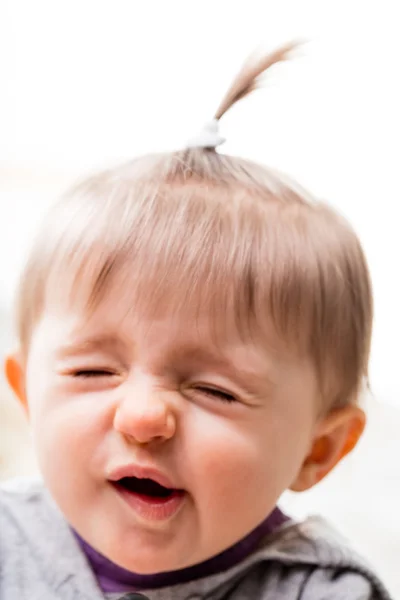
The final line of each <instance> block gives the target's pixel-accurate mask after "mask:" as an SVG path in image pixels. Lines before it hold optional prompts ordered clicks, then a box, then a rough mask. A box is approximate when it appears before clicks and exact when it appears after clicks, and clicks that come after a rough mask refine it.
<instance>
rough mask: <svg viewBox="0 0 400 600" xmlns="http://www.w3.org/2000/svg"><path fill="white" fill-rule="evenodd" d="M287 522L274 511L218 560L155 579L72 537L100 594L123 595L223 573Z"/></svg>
mask: <svg viewBox="0 0 400 600" xmlns="http://www.w3.org/2000/svg"><path fill="white" fill-rule="evenodd" d="M288 520H289V517H287V516H286V515H284V514H283V513H282V512H281V511H280V510H279V508H275V509H274V510H273V511H272V513H271V514H270V515H269V517H268V518H267V519H265V520H264V521H263V522H262V523H261V524H260V525H259V526H258V527H257V528H256V529H254V530H253V531H252V532H251V533H249V534H248V535H247V536H246V537H245V538H243V539H242V540H240V541H239V542H237V543H236V544H234V545H233V546H231V547H230V548H228V549H227V550H224V551H223V552H221V553H220V554H218V555H217V556H214V557H213V558H209V559H207V560H206V561H204V562H202V563H199V564H197V565H193V566H191V567H186V568H184V569H179V570H177V571H168V572H166V573H155V574H154V575H139V574H137V573H132V572H131V571H127V570H126V569H123V568H122V567H119V566H118V565H116V564H114V563H113V562H111V561H110V560H109V559H108V558H106V557H105V556H103V555H102V554H100V553H99V552H97V551H96V550H95V549H94V548H92V547H91V546H89V544H87V543H86V542H85V541H84V540H83V539H82V538H81V537H79V536H78V534H77V533H76V532H74V534H75V537H76V538H77V540H78V542H79V545H80V547H81V549H82V550H83V552H84V554H85V555H86V558H87V560H88V562H89V564H90V566H91V567H92V570H93V572H94V574H95V576H96V578H97V581H98V583H99V585H100V587H101V589H102V591H103V592H105V593H112V592H122V593H123V592H132V591H136V590H145V589H156V588H161V587H167V586H172V585H178V584H182V583H187V582H188V581H192V580H195V579H200V578H202V577H207V576H210V575H214V574H216V573H220V572H222V571H226V570H228V569H230V568H231V567H233V566H234V565H236V564H238V563H239V562H241V561H242V560H244V559H245V558H246V557H247V556H249V555H250V554H251V553H252V552H254V551H255V550H256V549H257V547H258V546H259V545H260V543H261V540H262V539H263V538H264V537H265V536H266V535H268V534H270V533H272V531H274V530H275V529H277V528H279V527H280V526H281V525H283V524H284V523H285V522H286V521H288Z"/></svg>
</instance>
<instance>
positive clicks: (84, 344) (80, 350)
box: [56, 334, 126, 360]
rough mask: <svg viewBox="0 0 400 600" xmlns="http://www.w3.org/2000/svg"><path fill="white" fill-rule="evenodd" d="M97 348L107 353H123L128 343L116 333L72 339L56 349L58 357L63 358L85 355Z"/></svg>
mask: <svg viewBox="0 0 400 600" xmlns="http://www.w3.org/2000/svg"><path fill="white" fill-rule="evenodd" d="M96 350H97V351H98V350H100V351H101V352H106V353H116V352H117V353H121V352H123V351H125V350H126V344H125V343H124V342H123V341H122V340H121V339H120V338H118V337H116V336H115V335H110V334H107V335H99V336H93V337H88V338H83V339H77V340H72V341H71V342H70V343H67V344H65V345H63V346H61V347H59V348H58V349H57V351H56V357H57V359H59V360H62V359H66V358H72V357H73V356H83V355H85V354H89V353H90V352H94V351H96Z"/></svg>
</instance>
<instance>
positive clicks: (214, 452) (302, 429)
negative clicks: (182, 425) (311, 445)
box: [188, 409, 310, 508]
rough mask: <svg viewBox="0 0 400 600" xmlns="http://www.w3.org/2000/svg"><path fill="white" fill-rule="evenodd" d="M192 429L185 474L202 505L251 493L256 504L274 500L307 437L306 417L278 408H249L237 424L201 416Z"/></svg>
mask: <svg viewBox="0 0 400 600" xmlns="http://www.w3.org/2000/svg"><path fill="white" fill-rule="evenodd" d="M303 416H304V415H303ZM193 428H195V431H194V429H193V433H192V436H191V439H192V440H193V444H194V445H195V447H194V448H193V449H192V452H190V453H188V454H190V455H191V456H192V457H194V460H193V461H192V464H191V465H190V466H189V465H188V472H193V484H194V485H195V486H196V488H197V494H198V495H199V496H201V497H203V498H205V497H207V499H208V500H207V504H209V503H215V502H222V503H223V502H226V500H227V499H228V498H229V499H230V500H232V499H233V498H238V499H239V501H240V502H247V501H248V498H249V497H250V498H251V494H255V493H257V497H258V498H259V499H260V502H264V503H265V502H267V503H269V502H270V501H271V502H275V501H276V500H277V499H278V497H279V496H280V495H281V494H282V492H283V491H284V490H285V489H286V488H287V487H289V486H290V485H291V483H292V481H293V480H294V478H295V476H296V474H297V472H298V470H299V468H300V466H301V464H302V462H303V459H304V456H305V454H306V452H307V449H308V442H309V437H310V424H309V423H308V420H307V418H300V417H299V416H298V415H297V416H295V417H294V416H292V417H288V415H286V414H285V411H283V410H281V411H274V410H266V409H262V410H260V411H258V410H254V411H251V410H250V411H249V413H248V414H247V416H246V418H244V419H243V418H242V419H238V420H237V421H235V420H229V419H222V418H218V417H215V415H205V416H204V415H202V418H200V417H199V416H197V417H196V421H195V424H193ZM193 463H195V464H193ZM243 490H245V491H246V494H245V495H244V494H243V493H242V492H243ZM253 501H254V496H253V497H252V498H251V502H253ZM271 508H272V507H271Z"/></svg>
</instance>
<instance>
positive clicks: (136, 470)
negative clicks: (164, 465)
mask: <svg viewBox="0 0 400 600" xmlns="http://www.w3.org/2000/svg"><path fill="white" fill-rule="evenodd" d="M124 477H137V478H138V479H152V480H153V481H155V482H156V483H158V484H159V485H162V486H163V487H165V488H169V489H178V488H177V487H176V486H174V484H173V483H172V482H171V480H170V479H169V478H168V477H167V476H166V475H164V474H163V473H161V472H160V471H159V470H158V469H155V468H154V467H147V466H140V465H134V464H129V465H121V466H119V467H117V468H115V469H113V470H112V471H111V473H110V475H109V477H108V479H109V480H110V481H113V482H117V481H119V480H120V479H123V478H124Z"/></svg>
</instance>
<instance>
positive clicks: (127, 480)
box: [116, 477, 181, 501]
mask: <svg viewBox="0 0 400 600" xmlns="http://www.w3.org/2000/svg"><path fill="white" fill-rule="evenodd" d="M116 484H117V485H118V486H119V487H122V488H124V489H125V490H127V491H128V492H132V493H133V494H137V495H139V496H145V497H147V498H148V499H149V500H151V499H154V500H159V501H162V500H168V498H171V496H173V495H174V494H175V493H177V492H180V491H181V490H175V489H170V488H166V487H164V486H163V485H160V484H159V483H157V482H156V481H153V479H139V478H138V477H123V478H122V479H120V480H119V481H117V482H116Z"/></svg>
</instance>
